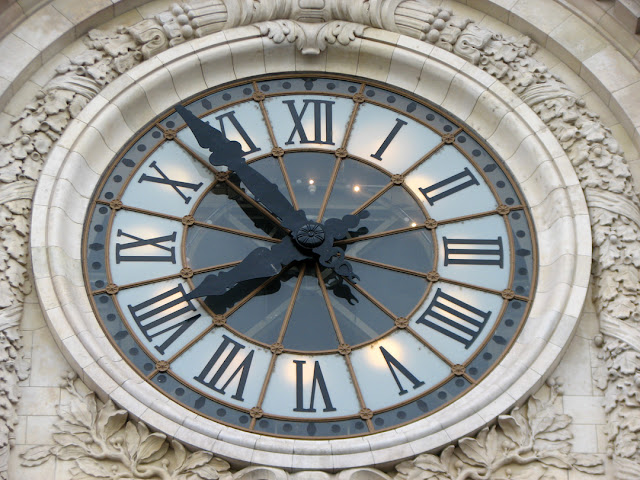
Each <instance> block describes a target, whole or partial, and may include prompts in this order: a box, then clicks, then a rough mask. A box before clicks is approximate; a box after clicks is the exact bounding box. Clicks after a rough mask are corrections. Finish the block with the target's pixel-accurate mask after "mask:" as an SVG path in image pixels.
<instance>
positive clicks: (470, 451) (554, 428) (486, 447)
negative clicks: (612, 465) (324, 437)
mask: <svg viewBox="0 0 640 480" xmlns="http://www.w3.org/2000/svg"><path fill="white" fill-rule="evenodd" d="M548 384H549V389H548V393H547V395H546V396H545V398H537V397H536V396H532V397H531V398H530V399H529V401H528V402H527V403H526V405H524V406H523V407H516V408H514V409H513V410H512V411H511V413H510V414H509V415H500V416H499V417H498V424H497V425H494V426H492V427H490V428H489V427H487V428H484V429H482V430H481V431H480V432H479V433H478V435H477V436H476V437H475V438H463V439H462V440H460V441H459V442H458V444H457V445H449V446H448V447H447V448H445V449H444V450H443V451H442V453H440V455H430V454H423V455H418V456H417V457H416V458H415V459H413V460H410V461H407V462H402V463H400V464H399V465H397V466H396V470H397V471H398V474H397V475H396V476H395V477H394V480H417V479H420V480H464V479H473V480H485V479H486V480H502V479H504V480H507V479H509V480H511V479H513V480H517V479H522V480H525V479H526V480H534V479H535V480H539V479H548V480H550V479H552V478H555V477H554V476H553V475H552V471H553V468H551V469H550V470H551V471H549V467H554V468H559V469H567V470H568V469H572V468H573V469H575V470H577V471H579V472H583V473H588V474H602V473H604V466H603V462H602V460H601V459H598V458H597V457H596V456H594V455H576V454H572V453H571V444H570V443H569V442H568V441H569V440H570V439H571V438H572V434H571V432H569V430H568V429H567V427H568V426H569V425H570V423H571V417H570V416H569V415H563V414H559V413H557V412H556V411H555V410H556V409H555V407H554V404H555V402H556V399H557V398H558V394H559V393H561V388H560V387H561V385H560V383H559V382H558V381H557V380H553V379H552V380H550V381H549V382H548ZM523 466H527V467H528V468H526V469H524V470H523V468H522V467H523Z"/></svg>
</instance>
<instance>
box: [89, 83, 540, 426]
mask: <svg viewBox="0 0 640 480" xmlns="http://www.w3.org/2000/svg"><path fill="white" fill-rule="evenodd" d="M534 233H535V232H534V228H533V223H532V219H531V212H530V209H529V207H528V205H527V202H526V200H525V198H524V197H523V195H522V193H521V192H520V190H519V188H518V185H517V184H516V182H515V181H514V180H513V179H512V176H511V174H510V173H509V171H508V169H507V168H506V167H505V165H504V164H503V162H502V161H501V159H500V158H498V156H497V155H496V154H495V153H494V152H493V151H492V150H491V148H489V147H488V146H487V145H485V144H484V142H483V141H482V139H481V138H480V137H479V136H478V135H477V134H476V133H474V131H473V130H472V129H471V128H470V127H468V126H467V125H466V124H465V123H464V122H462V121H460V120H459V119H457V118H456V117H455V116H453V115H452V114H450V113H448V112H447V111H445V110H444V109H442V108H440V107H437V106H436V105H433V104H431V103H429V102H428V101H426V100H424V99H422V98H420V97H418V96H416V95H414V94H412V93H410V92H407V91H403V90H399V89H398V88H395V87H393V86H390V85H387V84H384V83H380V82H376V81H372V80H369V79H364V78H357V77H353V76H347V75H333V74H332V75H329V74H313V75H312V74H309V75H307V74H279V75H270V76H259V77H253V78H251V79H245V80H241V81H237V82H234V83H230V84H225V85H223V86H221V87H216V88H213V89H210V90H207V91H204V92H201V93H200V94H198V95H197V96H195V97H192V98H189V99H187V100H183V101H181V102H179V103H178V104H176V105H175V106H174V107H173V108H170V109H169V110H168V111H167V112H166V113H165V114H163V115H160V116H159V117H157V118H156V119H154V120H153V121H152V122H151V123H149V124H148V125H147V126H146V127H144V128H143V129H142V130H141V131H140V132H139V133H137V134H136V135H135V136H134V137H133V138H131V139H130V141H129V142H128V143H127V144H126V145H125V146H124V147H123V148H122V149H121V151H120V153H118V155H117V156H116V158H114V159H113V161H112V163H111V164H110V166H109V167H108V168H107V169H106V170H105V172H104V174H103V175H102V178H101V179H100V181H99V183H98V185H97V187H96V189H95V191H94V193H93V197H92V199H91V203H90V207H89V209H88V213H87V216H86V220H85V224H84V231H83V244H82V263H83V270H84V281H85V287H86V291H87V295H88V296H89V298H90V301H91V304H92V307H93V310H94V312H95V315H96V317H97V319H98V322H99V324H100V325H101V328H102V329H103V330H104V334H105V335H106V336H107V337H108V339H109V341H110V342H111V343H112V344H113V346H114V347H115V348H116V349H117V351H118V352H120V354H121V356H122V358H124V359H125V360H126V361H127V362H128V364H129V365H130V366H131V367H132V368H133V369H134V370H135V371H136V372H137V374H138V375H139V377H141V378H143V379H144V380H145V381H146V382H147V383H148V384H149V385H151V386H152V387H153V388H155V389H156V390H157V391H158V392H160V393H161V394H162V395H164V396H166V397H168V398H170V399H171V402H175V403H177V404H179V405H181V406H182V407H184V408H186V409H188V410H190V411H192V412H194V413H196V414H198V415H201V416H203V417H206V418H208V419H210V420H212V421H214V422H217V423H219V424H223V425H227V426H229V427H232V428H234V429H241V430H244V431H247V432H251V433H256V434H260V435H268V436H282V437H287V438H300V439H337V438H344V437H354V436H362V435H368V434H372V433H378V432H383V431H387V430H391V429H397V428H399V427H401V426H404V425H407V424H410V423H412V422H415V421H417V420H419V419H422V418H425V417H428V416H430V415H433V414H434V413H435V412H437V411H439V410H441V409H443V408H445V407H446V406H448V405H450V404H452V402H455V401H457V400H459V399H460V398H461V397H463V396H464V395H466V394H467V393H469V392H470V391H472V390H473V389H474V387H476V386H477V385H478V384H480V383H481V382H482V380H483V379H484V378H485V377H486V376H487V375H488V374H489V373H490V372H491V371H492V370H493V369H494V368H495V366H496V365H498V363H499V362H500V361H501V359H502V358H503V357H504V356H505V354H506V353H507V352H508V351H509V349H510V348H511V347H512V345H513V344H514V342H515V339H516V337H517V336H518V334H519V332H520V331H521V329H522V327H523V325H524V324H525V321H526V320H527V316H528V312H529V310H530V307H531V304H532V301H533V297H534V292H535V286H536V274H537V268H538V267H537V266H538V260H537V247H536V236H535V234H534Z"/></svg>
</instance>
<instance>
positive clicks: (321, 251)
mask: <svg viewBox="0 0 640 480" xmlns="http://www.w3.org/2000/svg"><path fill="white" fill-rule="evenodd" d="M368 216H369V212H367V211H366V210H364V211H362V212H360V213H358V214H357V215H345V216H344V217H342V218H329V219H328V220H325V222H324V223H323V226H324V234H325V239H324V241H323V242H322V244H321V245H319V246H317V247H315V248H314V249H313V252H314V253H316V254H317V255H319V259H318V261H319V262H320V264H321V265H322V266H324V267H329V268H332V269H333V270H334V271H335V272H336V273H337V274H338V275H341V276H343V277H345V278H347V279H349V280H358V279H359V278H360V277H358V275H356V274H355V273H353V268H352V267H351V264H350V263H349V262H348V261H347V260H345V258H344V250H343V249H341V248H338V247H334V246H333V241H334V240H341V239H343V238H345V237H346V236H347V233H349V230H350V229H352V228H355V227H357V226H358V223H360V220H361V219H363V218H367V217H368Z"/></svg>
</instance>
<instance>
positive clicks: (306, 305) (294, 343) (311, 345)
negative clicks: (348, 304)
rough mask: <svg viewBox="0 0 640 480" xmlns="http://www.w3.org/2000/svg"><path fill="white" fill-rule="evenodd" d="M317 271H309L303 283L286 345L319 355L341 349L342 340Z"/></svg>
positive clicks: (286, 346) (286, 336)
mask: <svg viewBox="0 0 640 480" xmlns="http://www.w3.org/2000/svg"><path fill="white" fill-rule="evenodd" d="M309 270H311V271H309ZM314 270H315V269H314V268H313V267H311V268H307V270H306V272H305V276H304V278H303V279H302V284H301V285H300V291H299V292H298V296H297V297H296V301H295V304H294V306H293V312H292V313H291V319H290V320H289V324H288V325H287V333H286V334H285V337H284V342H283V344H284V347H285V348H287V349H292V350H305V351H319V350H332V349H335V348H338V338H337V337H336V332H335V329H334V327H333V324H332V323H331V317H330V316H329V310H327V303H326V302H325V300H324V298H323V296H322V291H321V290H320V286H319V285H318V278H317V277H316V274H315V271H314Z"/></svg>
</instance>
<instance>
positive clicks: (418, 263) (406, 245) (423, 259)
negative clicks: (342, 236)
mask: <svg viewBox="0 0 640 480" xmlns="http://www.w3.org/2000/svg"><path fill="white" fill-rule="evenodd" d="M346 253H347V255H349V256H351V257H357V258H363V259H366V260H372V261H374V262H380V263H384V264H386V265H393V266H395V267H401V268H407V269H410V270H416V271H418V272H423V273H427V272H430V271H431V270H433V240H432V237H431V232H429V231H428V230H426V229H424V228H423V229H420V230H414V231H411V232H404V233H396V234H395V235H388V236H385V237H379V238H373V239H371V240H362V241H360V242H355V243H352V244H349V245H347V250H346Z"/></svg>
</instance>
